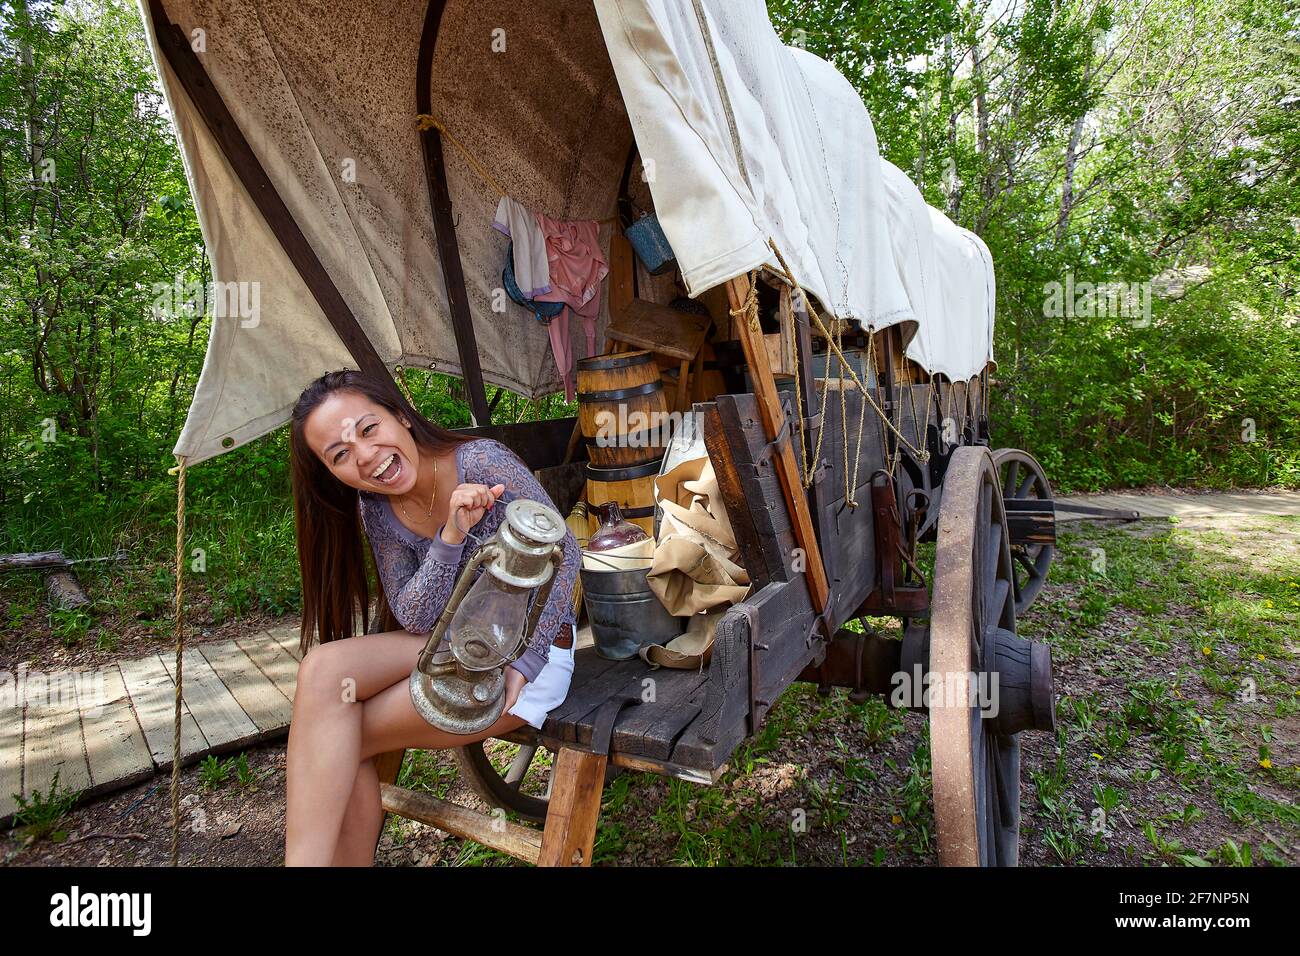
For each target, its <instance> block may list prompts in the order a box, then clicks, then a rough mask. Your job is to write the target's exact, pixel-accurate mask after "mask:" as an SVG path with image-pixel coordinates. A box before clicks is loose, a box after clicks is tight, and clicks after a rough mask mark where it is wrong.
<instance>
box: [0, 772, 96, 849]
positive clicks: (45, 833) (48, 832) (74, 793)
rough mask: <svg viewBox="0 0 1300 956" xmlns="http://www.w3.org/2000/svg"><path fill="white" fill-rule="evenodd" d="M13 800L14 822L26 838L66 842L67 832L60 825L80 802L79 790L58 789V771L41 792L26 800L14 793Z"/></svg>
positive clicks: (59, 786) (60, 787)
mask: <svg viewBox="0 0 1300 956" xmlns="http://www.w3.org/2000/svg"><path fill="white" fill-rule="evenodd" d="M14 797H15V798H16V800H17V801H18V806H17V809H16V810H15V811H14V819H15V820H16V821H17V822H18V823H19V824H20V825H22V826H23V827H24V828H25V830H26V834H27V837H28V838H29V839H31V840H42V839H46V838H48V839H50V840H52V841H53V842H55V843H62V842H63V841H64V840H65V839H67V836H68V834H67V831H66V830H64V829H62V828H61V827H60V824H61V823H62V822H63V820H64V818H65V817H66V816H67V815H68V813H69V812H70V811H71V810H72V808H73V806H74V805H75V804H76V802H77V800H78V799H80V797H81V791H79V790H74V789H72V788H70V787H64V786H61V785H60V784H59V771H57V770H56V771H54V779H52V780H51V781H50V786H49V788H48V789H47V790H46V791H45V792H44V793H41V792H40V791H39V790H37V791H34V792H33V793H32V794H31V796H29V797H24V796H22V795H21V794H14Z"/></svg>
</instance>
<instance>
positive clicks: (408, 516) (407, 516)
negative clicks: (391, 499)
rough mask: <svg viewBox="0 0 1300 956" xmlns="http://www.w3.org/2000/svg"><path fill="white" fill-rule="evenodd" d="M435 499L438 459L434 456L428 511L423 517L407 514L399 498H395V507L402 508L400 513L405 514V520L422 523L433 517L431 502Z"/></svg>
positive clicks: (436, 495)
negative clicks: (431, 494)
mask: <svg viewBox="0 0 1300 956" xmlns="http://www.w3.org/2000/svg"><path fill="white" fill-rule="evenodd" d="M437 500H438V459H436V458H435V459H434V460H433V497H432V498H430V499H429V510H428V512H426V513H425V516H424V517H423V518H412V517H411V516H410V515H409V514H407V511H406V505H405V504H403V503H402V499H401V498H398V499H397V507H399V508H401V509H402V514H404V515H406V520H407V521H409V522H411V523H412V524H424V523H425V522H426V521H428V520H429V519H430V518H432V517H433V503H434V502H435V501H437Z"/></svg>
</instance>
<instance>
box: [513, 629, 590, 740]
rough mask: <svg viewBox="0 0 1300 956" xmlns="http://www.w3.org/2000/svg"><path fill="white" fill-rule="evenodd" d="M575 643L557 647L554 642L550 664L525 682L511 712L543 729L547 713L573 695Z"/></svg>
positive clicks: (549, 655)
mask: <svg viewBox="0 0 1300 956" xmlns="http://www.w3.org/2000/svg"><path fill="white" fill-rule="evenodd" d="M577 643H578V642H577V641H574V642H573V644H574V646H573V647H556V646H555V645H554V644H552V645H551V648H550V650H549V651H548V652H547V654H546V664H545V665H544V666H543V667H542V669H541V670H540V671H538V672H537V677H536V678H534V679H533V680H532V681H530V682H529V683H527V684H525V685H524V686H523V689H522V690H521V691H520V692H519V696H518V697H517V698H516V699H515V703H514V706H513V707H511V708H510V711H509V712H510V713H512V714H514V715H515V716H516V717H522V718H523V719H524V720H525V721H526V722H527V723H529V724H531V725H532V726H534V727H536V728H537V729H538V730H541V729H542V724H544V723H546V715H547V714H549V713H550V712H551V711H553V710H554V709H555V708H556V707H559V706H560V705H561V704H562V703H564V698H565V697H567V696H569V682H570V681H571V680H572V679H573V654H574V651H575V650H576V649H577Z"/></svg>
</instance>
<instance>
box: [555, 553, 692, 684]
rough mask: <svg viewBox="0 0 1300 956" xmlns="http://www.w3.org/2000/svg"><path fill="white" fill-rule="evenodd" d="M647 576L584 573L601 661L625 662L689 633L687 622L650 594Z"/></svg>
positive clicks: (584, 596) (638, 572)
mask: <svg viewBox="0 0 1300 956" xmlns="http://www.w3.org/2000/svg"><path fill="white" fill-rule="evenodd" d="M648 572H649V569H648V568H640V569H638V570H635V571H591V570H588V569H586V568H583V570H582V571H581V575H582V600H583V602H584V603H585V604H586V606H587V618H588V620H589V621H590V622H591V635H592V637H594V638H595V640H596V653H597V654H599V655H600V656H601V657H605V658H608V659H610V660H615V661H625V660H628V659H630V658H633V657H636V652H637V651H638V650H639V649H640V648H641V647H643V646H645V645H647V644H667V643H668V642H669V641H671V640H672V639H673V638H674V637H677V636H678V635H679V634H681V633H682V631H684V630H685V629H686V624H687V619H686V618H684V617H674V616H673V615H671V614H669V613H668V610H667V608H665V607H664V606H663V605H662V604H661V603H659V598H657V597H655V593H654V592H653V591H651V590H650V586H649V585H648V584H647V583H646V574H647V573H648Z"/></svg>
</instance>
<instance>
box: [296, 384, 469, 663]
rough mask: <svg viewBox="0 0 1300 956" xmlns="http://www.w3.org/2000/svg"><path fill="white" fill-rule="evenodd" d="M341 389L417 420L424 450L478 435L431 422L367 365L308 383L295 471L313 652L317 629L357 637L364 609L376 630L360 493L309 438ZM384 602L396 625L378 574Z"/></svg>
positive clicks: (415, 432)
mask: <svg viewBox="0 0 1300 956" xmlns="http://www.w3.org/2000/svg"><path fill="white" fill-rule="evenodd" d="M337 391H349V392H355V393H357V394H359V395H364V396H365V397H366V398H369V399H370V400H371V401H373V402H374V403H375V404H376V405H381V406H383V407H384V408H386V409H388V411H389V412H391V413H392V414H393V415H395V416H396V415H402V416H405V417H406V419H407V420H408V421H410V423H411V436H412V437H413V438H414V439H415V443H416V445H417V446H418V447H420V448H421V449H424V450H425V451H428V452H431V453H433V454H442V453H443V452H444V451H446V450H447V449H448V448H450V447H452V446H454V445H458V444H460V443H461V442H466V441H470V440H471V439H470V436H468V435H459V434H457V433H456V432H453V431H450V430H448V429H446V428H442V427H441V426H439V425H435V424H434V423H433V422H431V421H429V420H428V419H427V418H425V417H424V416H423V415H421V414H420V413H419V412H417V411H416V410H415V409H414V408H412V407H411V405H410V403H409V402H407V401H406V399H404V398H403V397H402V396H401V394H400V393H399V392H398V391H397V388H396V386H395V385H394V384H393V383H391V382H387V383H385V382H380V381H376V380H375V379H374V378H372V377H370V376H368V375H365V374H363V373H361V372H356V371H352V370H350V369H345V370H343V371H340V372H327V373H325V374H324V375H322V376H321V377H320V378H318V379H316V381H314V382H312V383H311V384H310V385H308V386H307V388H306V389H304V390H303V393H302V395H301V396H299V398H298V402H297V404H296V405H294V407H293V415H292V418H291V423H292V427H291V430H290V437H289V462H290V472H291V474H292V476H293V503H294V517H295V524H296V526H297V535H298V568H299V570H300V572H301V574H302V631H301V638H300V646H301V648H302V652H303V653H304V654H305V653H307V649H308V648H309V647H310V646H311V639H312V635H313V633H317V632H318V633H319V637H320V642H321V643H322V644H323V643H325V642H326V641H336V640H339V639H340V638H345V637H351V636H352V635H353V632H354V628H355V621H356V612H357V611H358V610H360V612H361V627H362V633H369V631H370V585H369V580H368V579H369V573H368V571H367V558H366V553H367V552H368V551H369V550H370V549H369V548H368V547H366V546H365V540H364V537H363V535H362V528H361V512H360V500H361V499H360V494H359V493H358V491H357V489H356V488H352V487H350V486H348V485H345V484H344V483H343V482H341V481H339V480H338V479H337V478H335V477H334V475H332V474H331V473H330V470H329V469H328V468H327V467H325V463H324V462H322V461H321V460H320V459H319V458H318V457H316V453H315V452H313V451H312V450H311V448H310V447H309V446H308V444H307V438H306V436H305V435H304V434H303V426H304V424H305V423H306V421H307V416H308V415H310V414H311V413H312V411H313V410H314V409H315V408H316V407H317V406H319V405H320V403H321V402H323V401H324V400H325V399H326V398H328V397H329V396H330V395H332V394H333V393H334V392H337ZM375 584H376V587H377V590H378V592H379V593H378V596H379V601H378V604H377V605H376V608H375V613H376V617H377V619H378V623H379V627H380V630H382V631H395V630H399V629H400V628H401V625H400V624H399V623H398V622H397V620H396V618H394V616H393V613H392V611H391V610H390V609H389V607H388V600H387V597H386V596H385V594H384V585H383V582H382V581H381V580H380V579H379V575H378V574H376V575H375Z"/></svg>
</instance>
